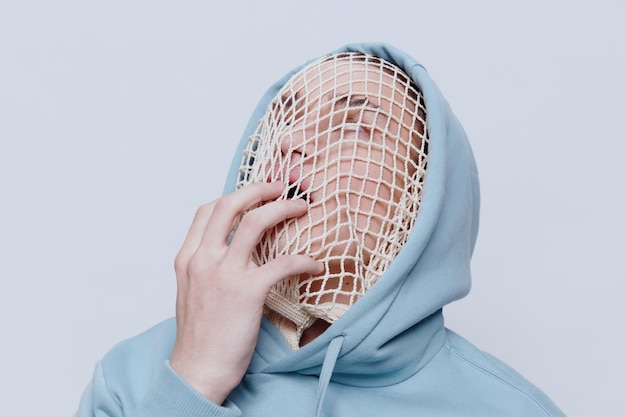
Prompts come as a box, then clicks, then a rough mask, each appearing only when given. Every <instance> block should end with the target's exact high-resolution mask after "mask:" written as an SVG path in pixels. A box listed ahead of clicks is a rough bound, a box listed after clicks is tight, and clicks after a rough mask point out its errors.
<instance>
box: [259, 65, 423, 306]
mask: <svg viewBox="0 0 626 417" xmlns="http://www.w3.org/2000/svg"><path fill="white" fill-rule="evenodd" d="M404 88H405V87H404V85H403V84H402V83H401V82H399V81H396V80H394V77H393V76H392V75H391V74H389V73H388V72H386V71H384V70H381V69H380V67H379V66H378V65H375V64H369V63H365V62H355V61H352V62H346V61H344V62H341V63H339V64H338V63H336V62H334V61H332V60H330V61H327V62H323V63H322V64H321V65H319V66H313V67H311V68H309V69H308V70H306V71H303V72H301V73H299V74H297V75H296V76H294V78H293V79H292V80H291V81H290V83H289V84H288V85H287V86H286V93H285V94H284V95H282V96H281V97H279V98H277V99H276V100H277V101H276V104H275V105H274V107H273V108H274V111H275V112H274V116H273V117H274V118H275V120H282V121H283V122H282V123H278V125H279V126H285V127H284V130H283V131H282V132H281V131H279V132H278V134H276V136H275V138H268V139H269V140H270V141H271V140H272V139H274V140H276V141H277V144H276V145H275V146H276V152H277V154H276V156H275V157H274V158H272V160H271V161H268V164H269V165H268V166H266V168H265V170H266V171H269V172H270V179H278V180H283V181H285V182H289V183H296V184H299V188H300V189H301V190H303V191H304V192H305V193H306V195H307V197H308V200H309V201H310V210H309V213H308V215H307V216H303V217H299V218H297V219H293V220H291V221H288V222H286V223H285V224H284V225H283V224H281V225H279V226H278V227H277V230H279V229H280V228H285V227H286V228H288V235H289V236H307V239H308V240H307V242H306V246H304V247H303V246H300V247H298V248H297V249H296V246H290V245H293V243H290V242H286V241H285V240H284V239H283V240H280V241H279V243H278V246H279V247H282V248H284V249H282V252H283V253H295V252H296V251H298V252H299V253H306V254H309V255H311V256H312V257H314V258H315V259H318V260H321V261H323V260H324V259H329V258H331V257H335V258H337V259H339V258H341V259H342V260H341V261H339V260H336V261H330V262H328V271H327V272H328V273H330V274H340V273H341V271H342V270H346V269H348V270H350V272H351V273H356V266H355V265H353V264H351V263H349V262H347V261H346V260H345V259H346V257H345V256H342V255H343V254H347V255H349V256H352V257H355V258H359V259H363V262H364V264H365V265H367V264H368V263H369V259H370V254H371V253H372V252H373V251H375V248H376V247H377V244H378V242H377V238H378V235H379V233H380V231H381V230H383V229H385V228H389V224H388V223H387V221H388V219H391V218H392V216H393V211H392V210H393V207H392V206H390V204H389V203H388V202H389V201H395V202H398V201H399V200H400V195H401V192H402V191H401V190H402V189H404V188H405V181H406V176H407V175H409V176H410V175H412V174H413V173H414V172H415V166H414V165H411V164H408V165H405V162H406V156H407V155H408V156H410V160H412V161H416V160H417V155H416V153H415V152H416V150H415V148H414V147H413V146H412V145H414V146H417V148H419V147H420V146H421V143H416V140H417V139H416V137H411V134H410V131H409V130H408V128H407V126H413V127H414V128H415V130H416V131H420V132H421V131H423V125H422V126H420V122H417V121H416V120H414V119H413V116H414V114H415V113H416V111H417V109H416V107H415V104H414V103H412V102H411V101H403V98H404V97H405V95H406V93H405V89H404ZM307 91H308V92H309V93H306V92H307ZM422 117H423V118H425V115H422ZM400 121H401V123H399V122H400ZM391 167H396V168H395V170H394V169H392V168H391ZM392 184H393V185H392ZM371 196H375V197H371ZM370 213H373V214H374V215H372V214H370ZM325 229H326V230H328V231H327V232H326V231H325ZM282 236H285V235H284V234H283V235H282ZM355 236H356V239H357V240H355V238H354V237H355ZM361 251H362V254H361ZM311 278H314V277H311V276H310V275H309V276H301V282H305V281H308V282H310V285H311V287H310V289H311V291H312V292H315V291H318V290H319V289H320V285H321V282H322V281H321V280H315V279H313V280H311ZM360 284H361V283H360V281H357V282H356V283H352V281H350V280H347V279H346V278H345V277H344V280H343V289H344V291H348V292H349V291H351V289H352V286H353V285H357V286H359V285H360ZM325 285H326V288H337V287H338V285H339V281H338V280H336V279H330V280H327V281H326V284H325ZM335 297H337V298H336V300H337V301H339V302H342V303H344V304H346V305H349V304H350V295H343V294H341V295H338V296H337V295H335ZM332 299H333V294H330V293H327V294H325V295H323V296H322V297H320V299H319V300H317V299H315V300H314V299H311V300H310V301H311V302H316V301H320V302H330V301H331V300H332Z"/></svg>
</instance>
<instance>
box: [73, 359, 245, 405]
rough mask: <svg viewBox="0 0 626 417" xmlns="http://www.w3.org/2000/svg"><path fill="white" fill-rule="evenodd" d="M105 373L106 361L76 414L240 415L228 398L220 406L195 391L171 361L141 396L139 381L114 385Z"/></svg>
mask: <svg viewBox="0 0 626 417" xmlns="http://www.w3.org/2000/svg"><path fill="white" fill-rule="evenodd" d="M106 373H107V372H105V369H104V366H103V363H102V362H99V363H98V365H97V366H96V370H95V372H94V376H93V380H92V381H91V382H90V384H89V385H88V386H87V388H86V389H85V392H84V393H83V397H82V399H81V402H80V405H79V408H78V411H77V412H76V414H75V415H74V417H196V416H198V417H199V416H202V417H240V416H241V412H240V411H239V409H238V408H237V406H236V405H235V404H233V403H232V402H230V401H229V400H226V402H225V403H224V405H223V406H218V405H216V404H215V403H213V402H211V401H209V400H208V399H207V398H206V397H204V396H203V395H201V394H200V393H198V392H197V391H196V390H194V389H193V388H192V387H191V386H190V385H188V384H187V383H186V382H185V381H184V380H183V379H182V378H180V376H178V374H176V372H174V370H173V369H172V368H171V367H170V366H169V362H168V361H164V362H163V363H162V365H161V367H160V369H159V370H158V371H157V373H156V374H155V378H154V379H153V380H152V382H151V384H150V385H149V386H148V387H147V391H145V393H144V394H143V395H140V396H138V395H137V394H138V393H139V392H144V391H143V390H142V389H141V387H138V386H133V385H134V384H133V382H136V381H132V380H127V381H125V384H124V385H125V386H123V387H114V386H111V385H110V384H109V382H108V381H107V378H106ZM118 392H119V394H118ZM133 394H134V395H133ZM133 397H135V398H133ZM139 397H140V398H139ZM135 399H136V400H137V401H134V400H135Z"/></svg>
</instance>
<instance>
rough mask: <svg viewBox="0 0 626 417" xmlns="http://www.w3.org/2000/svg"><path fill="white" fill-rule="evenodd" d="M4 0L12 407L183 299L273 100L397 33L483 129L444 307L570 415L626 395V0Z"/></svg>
mask: <svg viewBox="0 0 626 417" xmlns="http://www.w3.org/2000/svg"><path fill="white" fill-rule="evenodd" d="M210 3H211V2H203V1H178V2H165V1H160V0H152V1H119V0H110V1H103V0H100V1H89V2H85V1H78V0H76V1H67V0H59V1H54V2H53V1H43V0H32V1H29V0H19V1H18V0H3V1H2V2H1V3H0V191H1V197H0V198H1V200H0V201H1V204H0V271H1V277H2V281H1V282H2V287H1V288H2V289H1V290H0V330H1V334H2V343H1V344H0V358H1V361H2V371H0V398H1V400H0V415H3V416H17V415H23V416H36V415H58V416H63V415H72V413H73V412H74V411H75V409H76V407H77V405H78V401H79V398H80V395H81V393H82V390H83V388H84V387H85V386H86V384H87V383H88V381H89V379H90V378H91V373H92V371H93V368H94V365H95V363H96V361H97V360H98V359H99V358H101V357H102V355H104V354H105V353H106V352H107V351H108V350H109V349H110V348H111V347H112V346H113V345H114V344H115V343H117V342H118V341H120V340H122V339H124V338H127V337H130V336H132V335H135V334H137V333H138V332H140V331H142V330H144V329H146V328H148V327H149V326H151V325H153V324H155V323H157V322H158V321H160V320H162V319H165V318H167V317H169V316H171V315H173V312H174V298H175V291H176V288H175V279H174V273H173V267H172V265H173V259H174V256H175V254H176V252H177V250H178V248H179V246H180V244H181V243H182V240H183V237H184V235H185V233H186V231H187V228H188V226H189V224H190V222H191V218H192V216H193V214H194V211H195V209H196V207H197V206H198V205H200V204H202V203H204V202H207V201H210V200H212V199H214V198H216V197H217V196H218V195H220V194H221V190H222V186H223V182H224V179H225V174H226V171H227V168H228V165H229V164H230V160H231V157H232V153H233V151H234V148H235V145H236V143H237V141H238V140H239V137H240V134H241V132H242V131H243V128H244V125H245V123H246V122H247V119H248V116H249V114H250V113H251V111H252V108H253V106H254V105H255V104H256V101H257V100H258V99H259V98H260V96H261V94H262V93H263V91H264V90H265V88H267V87H268V86H269V85H270V84H271V83H272V82H274V81H275V80H276V79H277V78H278V77H280V76H282V75H283V74H284V73H285V72H286V71H287V70H289V69H291V68H292V67H294V66H296V65H298V64H300V63H301V62H303V61H304V60H306V59H309V58H312V57H315V56H318V55H320V54H322V53H325V52H328V51H330V50H332V49H335V48H336V47H338V46H340V45H342V44H345V43H348V42H353V41H369V40H377V41H385V42H389V43H392V44H394V45H396V46H398V47H400V48H401V49H404V50H405V51H407V52H409V53H410V54H411V55H413V56H415V57H416V58H417V59H418V60H420V61H422V62H423V63H424V64H425V65H426V67H427V68H428V69H429V71H430V73H431V75H432V76H433V78H434V79H435V80H436V81H437V83H438V85H439V86H440V88H441V89H442V90H443V92H444V94H445V95H446V96H447V98H448V100H449V101H450V103H451V105H452V107H453V109H454V111H455V113H456V114H457V116H458V117H459V118H460V120H461V122H462V123H463V124H464V126H465V128H466V130H467V132H468V134H469V136H470V139H471V141H472V143H473V146H474V151H475V154H476V158H477V161H478V166H479V170H480V175H481V185H482V199H483V201H482V212H481V213H482V214H481V231H480V234H479V240H478V246H477V249H476V252H475V256H474V260H473V271H474V287H473V291H472V292H471V293H470V295H469V296H468V297H467V298H466V299H464V300H462V301H460V302H457V303H454V304H453V305H452V306H450V307H448V308H447V309H446V311H447V323H448V325H449V326H450V327H451V328H452V329H454V330H455V331H457V332H459V333H461V334H462V335H464V336H465V337H467V338H468V339H470V340H471V341H472V342H474V343H475V344H476V345H478V346H479V347H480V348H482V349H484V350H487V351H488V352H490V353H492V354H494V355H496V356H498V357H500V358H501V359H503V360H504V361H505V362H507V363H509V364H510V365H512V366H513V367H514V368H516V369H517V370H519V371H520V372H521V373H522V374H524V375H525V376H526V377H528V378H529V379H530V380H531V381H533V382H534V383H535V384H537V385H538V386H539V387H540V388H542V389H543V390H544V391H545V392H546V393H548V394H549V395H550V396H551V397H552V399H553V400H554V401H555V402H556V403H557V404H559V406H560V407H561V408H562V409H563V410H564V411H565V412H566V413H567V414H568V415H569V416H579V417H583V416H600V415H604V416H617V415H622V413H623V410H624V393H625V392H626V384H625V383H624V377H623V375H624V372H625V371H626V360H625V359H624V355H623V353H624V352H625V351H626V339H625V337H624V335H623V329H624V324H623V319H624V318H625V317H626V303H625V302H624V299H626V279H625V278H626V273H625V272H624V266H623V265H624V258H625V255H626V251H625V244H624V240H625V236H626V222H625V221H624V217H623V213H624V212H626V198H625V197H624V188H625V187H624V179H625V178H626V169H625V168H624V155H625V154H626V144H625V139H626V138H625V135H624V131H623V121H624V113H625V111H626V106H625V104H624V102H625V97H626V81H625V80H624V78H623V77H624V76H623V74H626V52H625V46H626V29H625V26H624V21H625V20H626V5H625V4H624V3H623V2H621V1H619V0H614V1H611V0H596V1H591V0H588V1H578V0H577V1H572V0H561V1H557V0H547V1H546V0H541V1H540V0H529V1H518V2H515V3H513V2H503V1H496V0H480V1H473V2H463V1H456V2H455V1H449V0H444V1H436V2H434V1H430V2H427V1H409V0H407V1H399V0H386V1H383V2H381V1H369V0H368V1H363V0H362V1H346V2H341V1H336V0H333V1H330V0H321V1H317V2H312V1H309V2H297V1H287V0H283V1H279V0H271V1H263V2H252V1H249V2H236V1H233V2H220V4H219V5H212V4H210Z"/></svg>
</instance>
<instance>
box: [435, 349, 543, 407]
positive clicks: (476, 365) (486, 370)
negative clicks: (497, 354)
mask: <svg viewBox="0 0 626 417" xmlns="http://www.w3.org/2000/svg"><path fill="white" fill-rule="evenodd" d="M444 345H445V346H446V348H447V349H448V350H449V351H450V353H451V354H453V355H454V356H456V357H457V358H459V359H461V360H462V361H464V362H466V363H468V364H469V365H470V366H472V367H473V368H475V369H477V370H478V371H480V372H482V373H484V374H486V375H488V376H490V377H491V378H493V379H496V380H498V381H500V382H501V383H503V384H505V385H507V386H508V387H509V388H511V389H513V390H515V391H517V392H519V393H520V394H522V395H523V396H525V397H526V398H528V399H529V400H530V401H531V402H532V403H533V404H534V405H535V407H537V408H538V409H540V410H541V411H542V412H543V414H545V415H546V416H549V417H553V415H552V414H551V413H550V412H549V411H548V410H546V409H545V407H544V406H542V405H541V403H539V401H537V400H536V399H535V398H534V397H533V396H532V395H530V394H529V393H528V392H526V391H525V390H523V389H522V388H520V387H518V386H517V385H515V384H513V383H511V382H509V381H508V380H506V379H504V378H502V377H501V376H499V375H498V374H496V373H495V372H493V371H492V370H491V369H489V368H486V367H484V366H482V365H480V364H479V363H478V362H476V361H473V360H472V359H470V358H468V357H467V356H465V355H463V354H462V353H460V352H459V351H458V350H456V349H455V348H454V347H453V346H452V345H450V343H449V342H448V341H446V342H445V343H444Z"/></svg>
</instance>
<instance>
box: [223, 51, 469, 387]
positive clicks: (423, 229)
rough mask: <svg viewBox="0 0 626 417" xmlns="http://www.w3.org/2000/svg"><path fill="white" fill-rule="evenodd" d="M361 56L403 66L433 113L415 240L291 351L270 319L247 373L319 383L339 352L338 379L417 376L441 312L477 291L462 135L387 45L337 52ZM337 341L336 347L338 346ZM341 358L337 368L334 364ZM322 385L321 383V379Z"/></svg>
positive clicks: (357, 382)
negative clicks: (317, 377)
mask: <svg viewBox="0 0 626 417" xmlns="http://www.w3.org/2000/svg"><path fill="white" fill-rule="evenodd" d="M354 51H358V52H363V53H366V54H371V55H375V56H378V57H380V58H382V59H384V60H386V61H389V62H391V63H393V64H395V65H397V66H398V67H400V68H402V69H403V70H404V71H405V72H406V74H408V75H409V77H411V78H412V80H413V81H414V82H415V84H416V85H417V86H418V87H419V88H420V89H421V91H422V93H423V97H424V100H425V105H426V111H427V114H428V135H429V154H428V168H427V172H426V177H425V180H424V188H423V195H422V202H421V205H420V208H419V212H418V216H417V220H416V222H415V225H414V226H413V230H412V231H411V235H410V237H409V240H408V242H407V243H406V244H405V246H404V247H403V249H402V251H401V252H400V254H399V255H398V256H397V257H396V259H395V261H394V262H393V263H392V264H391V266H390V267H389V268H388V269H387V271H386V272H385V273H384V275H383V276H382V277H381V278H380V279H379V280H378V281H377V282H376V284H374V285H373V287H372V288H371V289H370V290H369V291H368V292H367V293H366V294H365V295H364V296H363V297H361V298H360V299H359V300H358V301H357V302H356V303H355V304H354V305H353V306H352V307H351V308H350V309H349V310H348V311H347V312H346V313H345V314H344V315H343V316H342V317H341V318H340V319H339V320H337V321H336V322H335V323H334V324H333V325H332V326H330V327H329V328H328V329H327V330H326V331H325V332H324V333H323V334H322V335H321V336H319V337H318V338H317V339H315V340H314V341H313V342H311V343H309V344H307V345H305V346H304V347H302V348H301V349H299V350H297V351H293V350H292V349H291V348H289V346H288V345H287V343H286V342H285V341H284V339H283V336H282V335H281V334H280V333H279V332H278V330H277V329H276V328H275V327H274V326H273V325H272V324H271V323H270V322H269V321H268V320H265V319H264V320H263V322H262V326H261V331H260V334H259V341H258V344H257V347H256V352H255V357H254V358H253V362H252V365H251V369H250V372H260V373H294V372H295V373H299V374H305V375H320V374H324V373H328V372H327V371H325V372H322V368H323V365H326V366H325V367H324V368H325V369H326V368H328V362H329V360H328V359H326V364H325V358H326V357H327V355H328V354H329V352H330V351H331V350H332V351H333V353H332V354H331V356H332V357H331V360H330V362H332V365H331V366H330V374H332V377H330V375H329V376H328V377H329V378H331V380H332V381H336V382H340V383H342V384H347V385H353V386H384V385H390V384H394V383H396V382H399V381H402V380H404V379H406V378H408V377H409V376H411V375H413V374H414V373H416V372H418V371H419V369H421V368H422V367H423V366H424V365H425V364H426V363H428V361H429V360H430V359H431V358H432V357H433V356H434V354H435V353H436V352H437V351H438V350H439V348H440V347H441V346H442V344H443V342H444V337H445V336H444V327H443V317H442V313H441V309H442V307H443V306H445V305H446V304H448V303H450V302H451V301H454V300H456V299H459V298H461V297H463V296H464V295H465V294H467V293H468V291H469V288H470V257H471V254H472V251H473V248H474V243H475V240H476V233H477V229H478V212H479V190H478V176H477V171H476V166H475V162H474V158H473V155H472V151H471V149H470V146H469V143H468V141H467V138H466V135H465V133H464V131H463V128H462V127H461V125H460V124H459V122H458V120H457V119H456V118H455V116H454V115H453V114H452V111H451V110H450V107H449V105H448V103H447V102H446V100H445V99H444V98H443V96H442V95H441V92H440V91H439V89H438V88H437V86H436V85H435V83H434V82H433V81H432V80H431V78H430V76H429V75H428V73H427V71H426V69H425V68H424V67H423V66H422V65H421V64H420V63H419V62H417V61H416V60H414V59H413V58H411V57H410V56H408V55H406V54H405V53H403V52H402V51H399V50H398V49H395V48H393V47H391V46H389V45H385V44H376V43H366V44H351V45H346V46H344V47H342V48H339V49H338V50H336V51H333V52H331V53H339V52H354ZM306 64H307V63H304V64H303V65H302V66H300V67H298V68H295V69H294V70H292V71H291V72H289V73H288V74H287V75H285V76H284V77H283V78H282V79H280V80H279V81H278V82H277V83H275V84H274V85H272V86H271V87H270V88H269V90H268V91H267V92H266V93H265V95H264V96H263V97H262V99H261V101H260V103H259V105H258V106H257V107H256V109H255V111H254V113H253V114H252V117H251V118H250V122H249V123H248V126H247V128H246V130H245V131H244V133H243V136H242V138H241V141H240V144H239V147H238V150H237V153H236V154H235V156H234V158H233V163H232V165H231V169H230V172H229V175H228V178H227V183H226V186H225V193H230V192H232V191H234V189H235V184H236V181H237V175H238V169H239V166H240V163H241V160H242V155H241V153H242V152H243V150H244V149H245V147H246V145H247V142H248V137H249V136H250V135H251V134H252V133H253V132H254V130H255V129H256V127H257V124H258V122H259V120H260V119H261V118H262V117H263V115H264V113H265V110H266V107H267V105H268V104H269V103H270V101H271V100H272V99H273V98H274V96H275V95H276V94H277V92H278V91H279V90H280V89H281V87H282V86H283V85H284V84H285V83H286V82H287V81H288V80H289V79H290V78H291V76H292V75H293V74H295V73H296V72H298V71H299V70H300V69H301V68H302V67H303V66H304V65H306ZM337 341H339V343H337ZM335 360H336V362H335ZM320 379H321V378H320Z"/></svg>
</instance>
